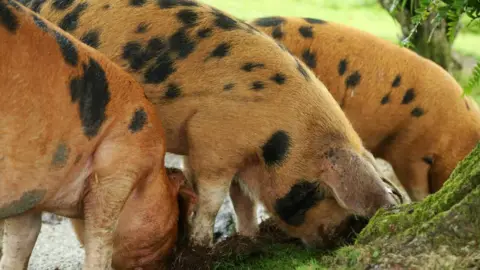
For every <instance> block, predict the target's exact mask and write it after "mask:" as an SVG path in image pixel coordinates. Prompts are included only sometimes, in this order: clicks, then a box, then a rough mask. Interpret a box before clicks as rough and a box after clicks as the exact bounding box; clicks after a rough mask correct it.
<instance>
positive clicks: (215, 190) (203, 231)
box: [190, 171, 232, 246]
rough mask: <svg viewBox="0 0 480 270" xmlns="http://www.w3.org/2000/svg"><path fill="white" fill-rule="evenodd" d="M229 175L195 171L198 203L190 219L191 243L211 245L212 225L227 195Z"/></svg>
mask: <svg viewBox="0 0 480 270" xmlns="http://www.w3.org/2000/svg"><path fill="white" fill-rule="evenodd" d="M231 177H232V176H231V175H230V176H227V174H222V173H202V172H199V173H198V174H197V173H196V171H195V179H196V180H197V181H196V186H197V193H198V203H197V205H196V210H195V214H194V216H193V218H192V220H191V235H190V240H191V242H192V244H193V245H201V246H211V245H212V244H213V226H214V223H215V217H216V216H217V213H218V210H220V207H221V206H222V203H223V200H224V199H225V198H226V197H227V195H228V190H229V188H230V184H229V181H230V180H229V179H231Z"/></svg>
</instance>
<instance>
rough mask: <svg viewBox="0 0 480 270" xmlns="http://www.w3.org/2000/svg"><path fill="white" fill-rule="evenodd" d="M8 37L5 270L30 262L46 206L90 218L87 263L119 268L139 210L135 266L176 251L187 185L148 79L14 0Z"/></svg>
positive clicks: (3, 5)
mask: <svg viewBox="0 0 480 270" xmlns="http://www.w3.org/2000/svg"><path fill="white" fill-rule="evenodd" d="M0 40H1V41H2V42H0V81H1V82H2V83H1V84H0V91H1V93H2V94H1V95H0V103H1V104H2V105H1V106H0V145H1V146H2V147H1V148H0V183H1V185H0V223H2V222H3V223H4V224H3V226H4V229H5V235H4V238H3V248H2V252H3V256H2V258H1V259H0V269H2V270H7V269H8V270H11V269H24V268H26V266H27V265H28V261H29V257H30V255H31V252H32V249H33V247H34V245H35V242H36V239H37V236H38V234H39V232H40V228H41V213H42V211H47V212H52V213H56V214H59V215H63V216H67V217H71V218H80V219H84V220H85V237H84V238H85V252H86V255H85V260H84V264H83V269H110V267H111V266H112V252H113V248H112V244H113V242H114V232H115V231H116V224H117V221H118V218H119V217H120V219H125V217H124V214H121V211H124V212H132V208H135V211H137V212H136V216H134V217H140V218H139V219H132V221H133V222H135V223H132V224H131V225H130V228H129V229H131V230H130V231H128V233H129V234H131V235H128V236H126V237H127V239H129V238H134V237H138V238H139V239H140V240H142V242H141V243H139V242H138V241H137V242H131V244H132V245H131V246H129V247H128V248H129V249H130V250H131V251H132V253H133V254H134V255H136V254H137V253H138V256H136V257H135V259H138V260H139V261H138V262H133V264H132V269H133V268H134V267H137V266H139V267H142V266H143V264H144V263H146V264H147V263H149V262H150V261H154V260H157V259H159V258H158V256H159V255H161V256H164V255H165V256H166V254H168V253H169V252H170V251H171V250H172V249H173V248H174V246H175V242H176V238H177V234H176V231H177V226H178V218H179V209H178V201H177V194H178V192H179V189H180V186H181V185H180V183H179V182H177V183H176V182H175V181H176V180H175V179H177V178H178V177H175V179H173V180H172V181H170V180H169V179H168V177H167V174H166V170H165V167H164V155H165V139H164V131H163V129H162V124H161V122H160V120H159V117H158V116H157V114H156V112H155V108H154V106H153V105H152V104H151V103H150V102H148V100H147V99H146V98H145V96H144V90H143V89H142V86H141V85H140V84H139V83H138V82H137V81H136V80H135V79H134V78H133V77H131V76H130V75H129V74H128V73H127V72H125V71H124V70H123V69H122V68H121V67H119V66H118V65H116V64H114V63H113V62H112V61H110V60H109V59H108V58H107V57H105V56H103V55H101V54H100V53H99V52H98V51H96V50H94V49H92V48H91V47H89V46H87V45H85V44H83V43H82V42H80V41H78V40H77V39H75V38H74V37H72V36H71V35H70V34H68V33H66V32H64V31H63V30H61V29H60V28H58V27H57V26H55V25H53V24H51V23H50V22H48V21H46V20H44V19H43V18H41V17H40V16H38V15H36V14H35V13H33V12H32V11H30V10H29V9H27V8H25V7H23V6H22V5H21V4H19V3H18V2H15V1H13V0H8V1H7V0H0ZM180 180H181V179H180ZM133 204H134V205H133ZM124 205H125V206H124ZM122 208H123V210H122ZM147 222H149V223H147ZM3 226H2V228H3ZM122 228H123V227H120V231H117V235H120V236H122V235H123V234H125V233H127V232H124V231H122V230H121V229H122ZM134 228H135V229H134ZM156 233H160V234H159V235H156ZM119 241H120V242H121V241H122V239H120V240H119ZM115 242H118V241H117V240H116V241H115ZM144 251H145V252H148V254H146V253H145V252H144ZM153 252H155V253H153ZM160 253H161V254H160ZM131 257H133V256H131ZM160 259H161V258H160ZM117 269H128V268H124V267H122V266H121V265H120V266H119V267H117Z"/></svg>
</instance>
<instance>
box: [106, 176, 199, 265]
mask: <svg viewBox="0 0 480 270" xmlns="http://www.w3.org/2000/svg"><path fill="white" fill-rule="evenodd" d="M162 174H163V176H162V177H165V178H164V179H168V180H167V181H157V180H154V179H149V180H147V181H146V182H144V183H141V184H139V185H138V186H137V187H136V188H135V190H134V191H133V193H132V195H131V196H130V197H129V199H128V201H127V202H126V204H125V206H124V208H123V209H122V212H121V214H120V218H119V222H118V225H117V230H116V232H115V241H114V254H113V262H112V266H113V267H114V268H115V269H142V270H147V269H167V266H168V264H169V261H170V259H171V255H172V252H173V250H174V248H175V246H176V244H177V238H178V234H179V232H181V230H182V229H181V228H182V227H181V226H183V225H182V223H183V221H181V220H180V221H179V219H181V217H182V216H187V215H188V214H189V212H191V209H192V207H191V205H193V204H194V203H195V202H196V195H195V193H194V192H193V190H192V189H190V188H188V187H187V185H186V181H185V177H184V175H183V173H182V171H180V170H177V169H172V168H167V169H166V172H165V171H163V172H162ZM179 203H182V204H181V207H179Z"/></svg>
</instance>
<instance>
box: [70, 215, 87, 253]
mask: <svg viewBox="0 0 480 270" xmlns="http://www.w3.org/2000/svg"><path fill="white" fill-rule="evenodd" d="M70 222H71V224H72V228H73V231H74V232H75V235H76V236H77V240H78V242H79V243H80V246H82V247H83V246H84V243H85V221H84V220H83V219H77V218H71V219H70Z"/></svg>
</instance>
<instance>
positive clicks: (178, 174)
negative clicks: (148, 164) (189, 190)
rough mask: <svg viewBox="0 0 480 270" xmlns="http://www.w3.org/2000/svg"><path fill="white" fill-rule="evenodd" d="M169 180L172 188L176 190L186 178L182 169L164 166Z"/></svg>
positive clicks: (183, 183)
mask: <svg viewBox="0 0 480 270" xmlns="http://www.w3.org/2000/svg"><path fill="white" fill-rule="evenodd" d="M165 170H166V171H167V176H168V178H169V179H170V182H171V183H172V184H173V187H174V190H175V191H176V192H178V191H179V190H180V187H181V186H183V185H185V182H186V178H185V175H184V174H183V172H182V170H180V169H177V168H165Z"/></svg>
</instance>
